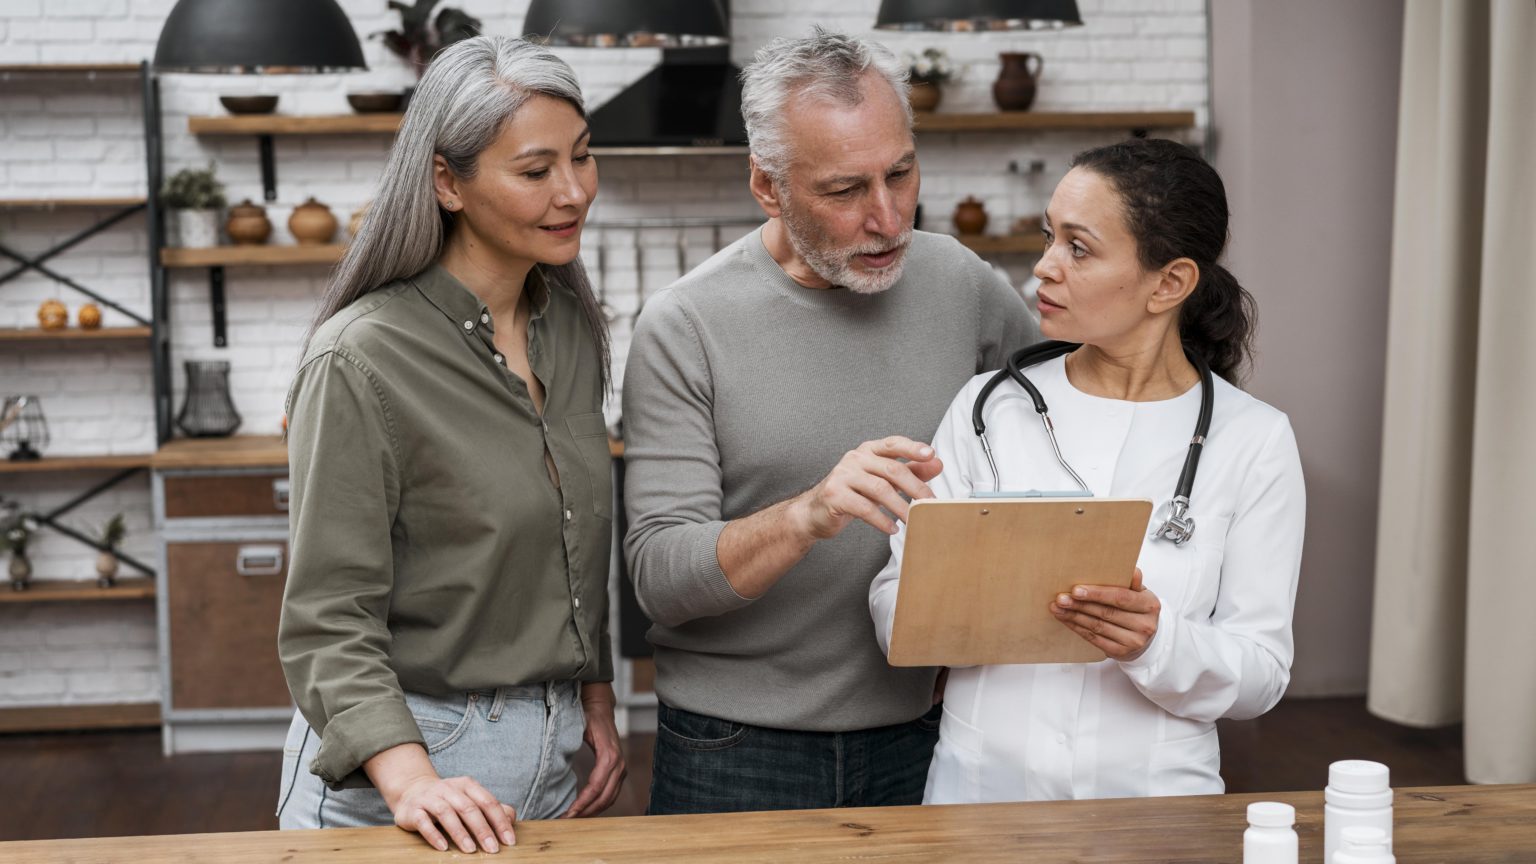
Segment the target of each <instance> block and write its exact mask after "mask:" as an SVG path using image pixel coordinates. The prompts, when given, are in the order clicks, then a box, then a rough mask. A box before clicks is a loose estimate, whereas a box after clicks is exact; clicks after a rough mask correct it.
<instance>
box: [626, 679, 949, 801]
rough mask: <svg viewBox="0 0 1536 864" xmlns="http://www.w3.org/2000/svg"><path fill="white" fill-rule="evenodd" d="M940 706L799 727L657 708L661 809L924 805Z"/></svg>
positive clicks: (656, 778)
mask: <svg viewBox="0 0 1536 864" xmlns="http://www.w3.org/2000/svg"><path fill="white" fill-rule="evenodd" d="M939 716H940V709H939V707H938V706H937V705H936V706H934V708H933V710H932V711H929V712H928V713H927V714H925V715H924V716H922V717H920V718H918V719H916V720H913V721H912V722H910V723H899V724H897V725H895V726H882V727H880V728H877V729H863V730H859V731H857V732H795V731H790V730H785V729H767V728H764V727H762V726H749V725H747V724H744V723H733V722H731V721H729V720H718V719H716V718H714V717H706V716H704V715H703V714H694V713H693V712H691V711H684V710H682V709H680V708H672V707H669V706H667V705H665V704H662V705H659V706H658V707H657V717H656V719H657V729H656V751H655V757H654V760H653V765H652V769H651V805H650V808H649V809H648V810H647V811H646V812H648V813H652V814H667V813H727V812H739V811H745V810H804V809H815V808H822V807H877V806H886V805H893V804H921V803H923V786H924V785H925V784H926V783H927V781H928V762H929V760H930V759H932V758H933V745H934V744H936V743H938V740H939Z"/></svg>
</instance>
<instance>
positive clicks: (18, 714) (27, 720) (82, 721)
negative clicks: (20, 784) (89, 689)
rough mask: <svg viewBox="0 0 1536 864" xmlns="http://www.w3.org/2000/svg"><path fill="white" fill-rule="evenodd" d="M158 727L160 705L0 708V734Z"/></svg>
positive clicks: (143, 703) (134, 703)
mask: <svg viewBox="0 0 1536 864" xmlns="http://www.w3.org/2000/svg"><path fill="white" fill-rule="evenodd" d="M159 725H160V703H159V702H129V703H126V704H121V705H42V706H38V707H35V708H30V707H29V708H0V733H3V732H64V731H74V730H79V729H137V728H140V727H144V726H159Z"/></svg>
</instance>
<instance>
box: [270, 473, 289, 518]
mask: <svg viewBox="0 0 1536 864" xmlns="http://www.w3.org/2000/svg"><path fill="white" fill-rule="evenodd" d="M272 506H273V507H274V508H276V509H278V510H281V511H282V512H284V513H287V512H288V480H287V478H284V479H282V480H273V481H272Z"/></svg>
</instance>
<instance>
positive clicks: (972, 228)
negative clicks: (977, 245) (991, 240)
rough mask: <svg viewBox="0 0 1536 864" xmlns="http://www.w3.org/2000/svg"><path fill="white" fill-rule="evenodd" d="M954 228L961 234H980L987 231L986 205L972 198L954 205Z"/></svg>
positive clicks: (969, 197) (968, 197)
mask: <svg viewBox="0 0 1536 864" xmlns="http://www.w3.org/2000/svg"><path fill="white" fill-rule="evenodd" d="M954 218H955V228H956V229H957V230H959V232H960V233H961V234H980V233H981V232H983V231H985V230H987V208H986V205H984V204H982V203H981V202H980V201H978V200H976V199H975V198H974V197H972V196H966V199H965V200H964V201H961V202H960V203H959V204H956V205H955V217H954Z"/></svg>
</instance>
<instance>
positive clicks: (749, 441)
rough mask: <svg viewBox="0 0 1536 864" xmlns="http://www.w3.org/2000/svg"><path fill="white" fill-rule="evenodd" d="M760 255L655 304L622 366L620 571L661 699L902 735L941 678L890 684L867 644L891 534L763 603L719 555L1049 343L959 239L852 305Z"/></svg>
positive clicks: (845, 551) (831, 556) (918, 255)
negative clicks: (766, 514)
mask: <svg viewBox="0 0 1536 864" xmlns="http://www.w3.org/2000/svg"><path fill="white" fill-rule="evenodd" d="M761 235H762V232H761V229H759V230H758V231H754V232H753V233H751V234H749V235H748V236H746V237H744V238H742V239H741V240H739V241H737V242H736V243H734V244H732V245H730V246H728V247H727V248H725V249H723V250H721V251H720V252H719V254H717V255H715V256H714V257H713V258H711V259H710V260H709V261H706V262H705V263H704V264H702V265H700V266H699V267H698V268H697V269H696V270H694V271H693V272H692V273H689V274H688V275H687V276H685V277H684V278H682V279H681V280H679V281H678V282H677V283H676V284H674V285H672V286H671V287H669V288H667V289H666V290H665V291H663V292H661V293H659V294H657V295H656V296H655V297H653V298H652V299H651V300H650V301H649V303H647V305H646V307H645V310H644V312H643V313H642V314H641V316H640V319H639V322H638V323H637V325H636V328H635V333H634V338H633V341H632V343H631V346H630V354H629V362H628V365H627V367H626V370H625V381H624V439H625V473H626V478H625V480H626V482H625V491H624V496H625V503H626V506H627V509H628V514H629V520H630V528H629V533H628V536H627V537H625V542H624V551H625V555H626V556H627V560H628V562H629V568H630V574H631V577H632V578H633V579H634V582H635V591H636V595H637V596H638V598H639V601H640V605H641V607H642V608H643V609H644V610H645V611H646V613H647V614H648V615H649V616H650V617H651V620H653V621H654V622H656V624H655V626H654V627H652V628H651V631H650V633H649V638H650V641H651V642H652V643H654V644H655V646H656V669H657V681H656V691H657V695H659V696H660V697H661V699H662V700H663V701H664V702H666V703H667V704H668V705H671V706H673V707H676V708H682V709H685V710H688V711H694V712H697V713H701V714H707V715H710V716H713V717H718V718H721V719H726V720H733V721H736V722H741V723H751V724H754V725H759V726H769V727H774V728H780V729H802V730H813V731H848V730H854V729H868V728H873V727H876V726H884V725H889V724H893V723H901V722H905V721H909V720H912V719H914V718H916V717H918V716H919V715H921V714H922V713H923V712H925V711H926V710H927V709H928V707H929V705H930V704H931V702H930V695H931V693H932V688H933V679H934V670H932V669H893V668H891V667H890V666H889V665H888V664H887V663H886V660H885V656H884V655H883V654H882V653H881V652H880V646H879V645H878V644H876V642H875V634H874V626H873V624H872V623H871V620H870V616H869V604H868V590H869V583H870V580H871V579H873V578H874V576H875V574H876V573H877V572H879V570H880V568H881V566H883V565H884V564H885V562H886V560H887V559H888V558H889V557H890V547H889V543H888V539H887V537H886V536H885V535H884V534H882V533H880V532H879V531H876V530H875V529H873V528H871V527H869V526H868V525H866V524H864V523H862V522H854V523H853V524H851V525H849V526H848V527H847V528H846V529H845V530H844V531H843V532H842V533H841V534H840V535H838V536H837V537H835V538H833V539H831V540H824V541H822V542H820V543H818V544H816V546H815V547H814V548H813V549H812V550H811V552H810V553H809V554H808V555H806V556H805V558H804V559H802V560H801V561H800V563H799V564H797V565H796V566H795V567H794V568H793V569H791V570H790V571H789V572H788V573H787V574H785V576H784V577H783V579H781V580H780V581H779V582H778V584H777V585H775V586H774V587H773V588H772V589H771V590H769V591H768V593H766V594H765V595H763V596H762V597H760V598H758V599H756V600H746V599H744V598H742V597H740V596H739V595H737V594H736V592H735V591H734V590H732V588H731V586H730V583H729V582H727V581H726V578H725V575H724V573H722V572H721V569H720V564H719V561H718V559H717V557H716V554H715V542H716V539H717V538H718V537H719V536H720V531H721V529H723V528H724V527H725V523H726V521H728V520H731V519H739V518H741V517H743V516H748V515H750V514H752V513H754V512H756V511H758V510H761V509H763V508H764V507H767V506H770V505H772V504H775V503H777V502H779V501H783V500H785V499H787V498H790V497H792V496H794V495H797V494H799V493H801V492H803V491H805V490H806V489H808V488H810V487H811V486H813V485H815V483H816V482H817V481H819V480H820V479H821V478H822V477H824V476H825V475H826V473H827V472H828V471H830V470H831V469H832V467H833V466H834V465H835V464H837V461H838V460H839V459H840V458H842V455H843V454H844V453H845V452H846V451H848V450H850V449H852V448H854V447H856V446H858V445H859V444H860V443H861V442H863V441H866V440H870V439H873V438H880V437H884V436H887V435H905V436H907V437H909V438H913V439H915V440H919V441H930V440H932V437H933V434H934V432H935V430H937V429H938V425H939V420H940V419H941V418H942V417H943V415H944V411H945V409H946V408H948V407H949V404H950V402H951V401H952V400H953V399H954V398H955V394H956V393H958V392H959V391H960V388H961V387H962V386H964V385H965V383H966V381H968V380H969V379H970V378H971V376H973V375H975V374H976V373H977V372H980V371H984V370H987V369H995V368H999V367H1000V366H1001V365H1002V363H1003V361H1004V360H1005V359H1006V357H1007V354H1008V353H1009V352H1011V351H1013V350H1015V349H1017V348H1020V347H1022V346H1024V345H1026V344H1028V343H1030V342H1033V341H1035V340H1037V339H1038V338H1039V336H1038V333H1037V331H1036V329H1035V326H1034V324H1033V322H1032V321H1031V319H1030V317H1029V313H1028V311H1027V310H1026V308H1025V306H1024V302H1023V301H1022V300H1021V299H1020V298H1019V296H1018V294H1017V293H1016V292H1015V291H1014V290H1013V289H1012V288H1010V287H1009V286H1008V285H1007V284H1006V283H1005V282H1003V281H1002V280H1001V279H1000V278H999V277H998V276H997V275H996V274H995V273H994V272H993V271H992V270H991V269H990V268H989V267H988V266H987V265H986V264H985V263H984V262H983V261H981V259H979V258H977V257H976V255H975V254H973V253H972V252H970V251H969V250H968V249H966V248H965V247H963V246H961V245H960V244H959V243H958V242H956V241H955V240H954V239H953V238H951V237H949V236H946V235H941V234H929V233H925V232H916V233H915V234H914V237H913V241H912V246H911V248H910V249H909V250H908V253H907V255H908V259H907V264H906V271H905V274H904V275H903V276H902V278H901V280H900V281H899V282H897V283H896V285H895V286H894V287H892V288H891V289H890V290H888V291H885V292H883V293H880V294H874V295H860V294H855V293H853V292H851V291H848V290H846V289H832V290H815V289H807V288H803V287H801V286H800V285H798V284H796V283H795V282H794V281H793V280H792V279H790V278H789V276H788V275H786V274H785V273H784V271H783V270H782V269H781V268H780V267H779V266H778V264H777V263H776V262H775V261H774V260H773V258H772V257H771V256H770V255H769V254H768V251H767V249H766V248H764V246H763V240H762V236H761Z"/></svg>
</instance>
